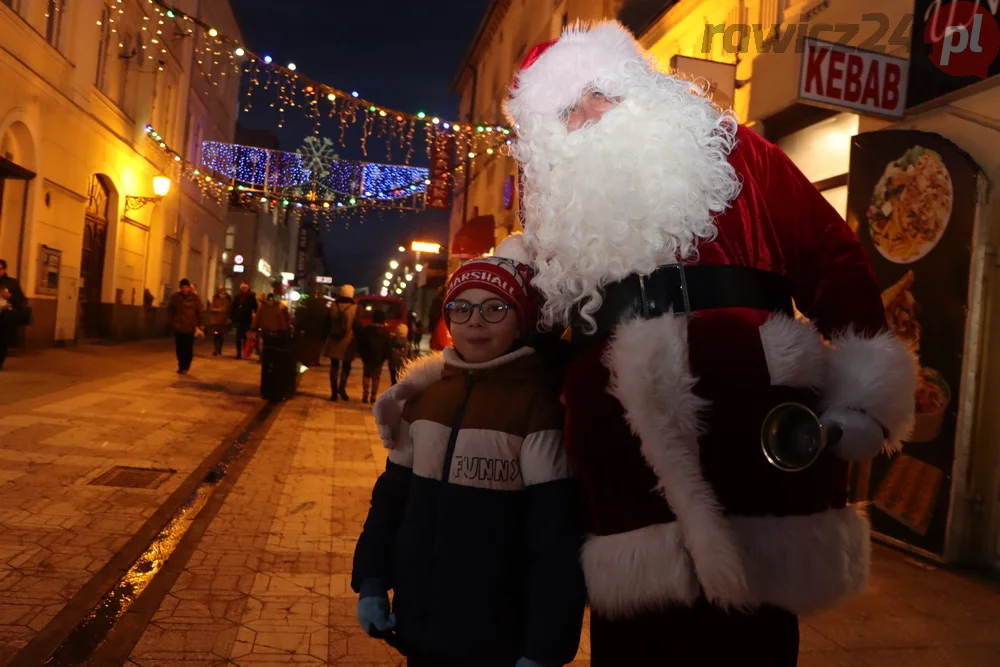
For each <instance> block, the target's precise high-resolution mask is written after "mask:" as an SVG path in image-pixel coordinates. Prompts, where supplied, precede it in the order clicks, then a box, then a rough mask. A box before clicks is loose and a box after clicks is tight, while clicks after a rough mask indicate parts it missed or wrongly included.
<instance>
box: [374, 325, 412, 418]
mask: <svg viewBox="0 0 1000 667" xmlns="http://www.w3.org/2000/svg"><path fill="white" fill-rule="evenodd" d="M408 334H409V329H408V327H407V326H406V325H405V324H397V325H396V331H395V333H394V334H393V336H392V340H391V341H390V342H389V380H390V381H391V382H392V384H396V382H398V381H399V374H400V372H401V371H402V370H403V366H405V365H406V362H407V361H409V359H410V354H411V352H410V341H409V339H408ZM374 402H375V399H374V398H373V399H372V403H374Z"/></svg>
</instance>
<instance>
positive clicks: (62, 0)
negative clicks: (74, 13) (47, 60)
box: [45, 0, 66, 49]
mask: <svg viewBox="0 0 1000 667" xmlns="http://www.w3.org/2000/svg"><path fill="white" fill-rule="evenodd" d="M65 13H66V0H47V2H46V3H45V41H46V42H48V43H49V44H51V45H52V46H54V47H55V48H56V49H59V47H60V46H61V40H62V26H63V15H64V14H65Z"/></svg>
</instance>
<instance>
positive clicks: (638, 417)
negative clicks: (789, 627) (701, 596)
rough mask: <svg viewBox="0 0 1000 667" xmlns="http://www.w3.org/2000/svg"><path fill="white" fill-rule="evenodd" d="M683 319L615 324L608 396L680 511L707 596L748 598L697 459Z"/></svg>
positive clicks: (728, 600)
mask: <svg viewBox="0 0 1000 667" xmlns="http://www.w3.org/2000/svg"><path fill="white" fill-rule="evenodd" d="M687 327H688V322H687V319H686V318H682V317H674V316H673V315H672V314H667V315H664V316H662V317H659V318H656V319H652V320H644V319H641V318H640V319H635V320H632V321H630V322H627V323H625V324H622V325H619V326H618V328H617V330H616V331H615V334H614V338H613V339H612V341H611V345H610V347H609V348H608V352H607V357H606V358H605V364H606V365H607V366H608V368H609V369H610V370H611V387H610V389H609V391H610V393H611V394H612V395H613V396H614V397H615V398H617V399H618V400H619V401H620V402H621V404H622V406H623V407H624V408H625V418H626V419H627V420H628V422H629V425H630V426H631V428H632V431H633V432H634V433H635V434H636V435H637V436H638V437H639V439H640V440H641V442H642V445H641V448H642V455H643V458H645V460H646V463H647V464H648V465H649V467H650V468H651V469H652V470H653V472H654V473H656V477H657V479H658V480H659V487H658V488H659V491H660V492H661V493H662V494H663V496H664V498H666V500H667V503H668V504H669V505H670V509H671V510H672V511H673V512H674V514H675V515H676V516H677V521H678V523H679V524H680V532H681V535H682V537H683V542H684V546H685V547H686V548H687V550H688V551H689V552H690V554H691V558H692V559H693V561H694V569H695V571H696V572H697V573H698V580H699V581H700V582H701V585H702V587H703V588H704V590H705V595H706V597H707V598H708V599H709V600H711V601H712V602H714V603H716V604H719V605H721V606H727V607H728V606H741V605H743V604H744V603H745V602H746V601H747V583H746V577H745V574H744V571H743V564H742V563H741V562H740V554H739V551H738V549H737V548H736V542H735V539H734V537H733V535H732V533H731V531H730V528H729V525H728V524H727V523H726V520H725V518H724V517H723V514H722V508H721V506H720V504H719V500H718V498H716V496H715V493H714V491H713V490H712V487H711V486H710V485H709V484H708V482H706V481H705V478H704V477H703V476H702V473H701V462H700V460H699V456H698V435H699V432H700V428H701V425H700V423H699V412H700V411H701V410H703V409H704V408H705V406H706V405H707V402H706V401H705V400H704V399H701V398H699V397H698V396H696V395H695V393H694V385H695V378H694V377H692V375H691V370H690V365H689V363H688V346H687Z"/></svg>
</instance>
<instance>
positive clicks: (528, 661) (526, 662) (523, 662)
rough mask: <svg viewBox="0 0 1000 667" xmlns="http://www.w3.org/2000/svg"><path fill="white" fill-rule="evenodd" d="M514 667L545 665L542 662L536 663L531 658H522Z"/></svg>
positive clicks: (541, 666) (543, 666)
mask: <svg viewBox="0 0 1000 667" xmlns="http://www.w3.org/2000/svg"><path fill="white" fill-rule="evenodd" d="M514 667H545V665H543V664H542V663H540V662H535V661H534V660H532V659H531V658H521V659H520V660H518V661H517V664H516V665H514Z"/></svg>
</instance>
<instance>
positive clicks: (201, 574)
mask: <svg viewBox="0 0 1000 667" xmlns="http://www.w3.org/2000/svg"><path fill="white" fill-rule="evenodd" d="M302 390H303V395H300V397H299V398H297V399H295V400H294V401H292V402H291V403H290V404H286V405H285V406H283V407H282V414H281V415H279V418H278V420H277V421H276V422H275V423H274V426H273V427H272V428H271V430H270V432H269V433H268V434H267V437H266V438H265V440H264V442H263V444H262V446H261V448H260V449H259V450H258V451H257V454H256V456H255V457H254V459H253V461H252V462H251V463H250V465H249V466H248V467H247V469H246V470H245V471H244V473H243V475H242V477H241V478H240V479H239V481H238V482H237V484H236V486H235V488H234V489H233V491H232V493H231V495H230V496H229V498H228V499H227V501H226V504H225V505H224V507H223V508H222V510H221V511H220V513H219V514H218V516H217V517H216V518H215V520H214V521H213V522H212V524H211V526H210V527H209V529H208V531H207V533H206V535H205V537H204V538H203V540H202V543H201V544H200V546H199V547H198V549H197V551H196V552H195V554H194V556H193V557H192V558H191V560H190V562H188V563H187V564H186V565H185V566H184V571H183V573H182V574H181V575H180V577H179V578H178V579H177V581H176V583H175V585H174V586H173V588H172V590H171V591H170V593H169V595H167V596H166V598H165V600H164V602H163V604H162V606H161V607H160V609H159V611H158V612H157V613H156V614H155V616H154V617H153V620H152V622H151V623H150V624H149V626H148V627H147V628H146V630H145V632H144V633H143V635H142V637H141V639H140V640H139V641H138V643H137V644H136V645H135V647H134V649H133V650H132V652H131V658H130V660H131V662H130V664H132V665H137V666H140V667H152V666H153V665H158V666H159V665H162V666H167V665H178V666H179V665H201V666H205V667H207V666H209V665H241V666H243V665H255V666H256V665H263V664H271V665H278V664H285V665H287V664H296V665H326V664H329V665H337V666H348V665H350V666H354V667H360V666H361V665H365V666H366V667H394V666H396V665H400V664H402V659H401V657H400V656H399V655H398V654H396V653H395V652H394V651H392V650H391V649H389V648H388V647H386V646H385V645H384V644H383V643H381V642H378V641H375V640H372V639H369V638H368V637H366V636H365V635H364V634H363V633H362V631H361V629H360V628H359V627H358V625H357V622H356V621H355V609H356V602H357V598H356V596H355V595H354V593H353V592H352V591H351V590H350V587H349V582H350V572H351V557H352V554H353V550H354V543H355V541H356V539H357V536H358V534H359V533H360V530H361V526H362V523H363V522H364V519H365V516H366V514H367V509H368V502H369V497H370V492H371V488H372V485H373V484H374V482H375V479H376V477H377V476H378V474H379V473H380V471H381V470H383V468H384V465H385V450H384V449H383V448H382V447H381V445H380V443H379V441H378V437H377V434H376V430H375V424H374V420H373V418H372V416H371V413H370V410H369V409H368V408H367V406H363V405H361V404H360V403H358V402H357V387H356V385H354V394H353V397H354V398H355V401H353V402H351V403H347V404H344V403H330V402H328V401H327V400H325V398H326V394H327V393H328V391H327V385H326V376H325V373H324V372H323V370H322V369H317V371H310V372H309V373H307V374H306V377H305V379H304V381H303V387H302ZM998 628H1000V593H998V592H997V590H995V589H993V588H990V587H988V586H985V585H982V584H979V583H976V582H974V581H971V580H969V579H966V578H964V577H961V576H958V575H956V574H953V573H950V572H947V571H943V570H936V569H933V568H928V567H927V566H925V565H923V564H921V563H918V562H917V561H913V560H911V559H909V558H907V557H906V556H903V555H902V554H899V553H898V552H895V551H892V550H889V549H887V548H883V547H876V549H875V563H874V567H873V577H872V586H871V590H870V592H869V593H867V594H866V595H864V596H862V597H860V598H858V599H857V600H854V601H851V602H849V603H846V604H844V605H841V606H840V607H839V608H837V609H835V610H833V611H830V612H827V613H825V614H823V615H820V616H816V617H813V618H808V619H804V620H803V623H802V646H801V659H800V665H802V666H803V667H832V666H835V665H840V666H845V667H846V666H851V667H855V666H858V667H867V666H874V665H879V666H880V667H891V666H893V665H906V667H927V666H930V665H934V666H939V665H940V666H942V667H943V666H944V665H949V666H951V667H990V666H994V665H998V664H1000V633H998V632H997V629H998ZM588 658H589V637H588V635H587V632H586V630H585V633H584V641H583V644H582V646H581V648H580V652H579V654H578V656H577V659H576V662H574V663H573V665H575V666H577V667H583V666H585V665H589V664H590V663H589V659H588ZM623 667H624V666H623Z"/></svg>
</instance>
